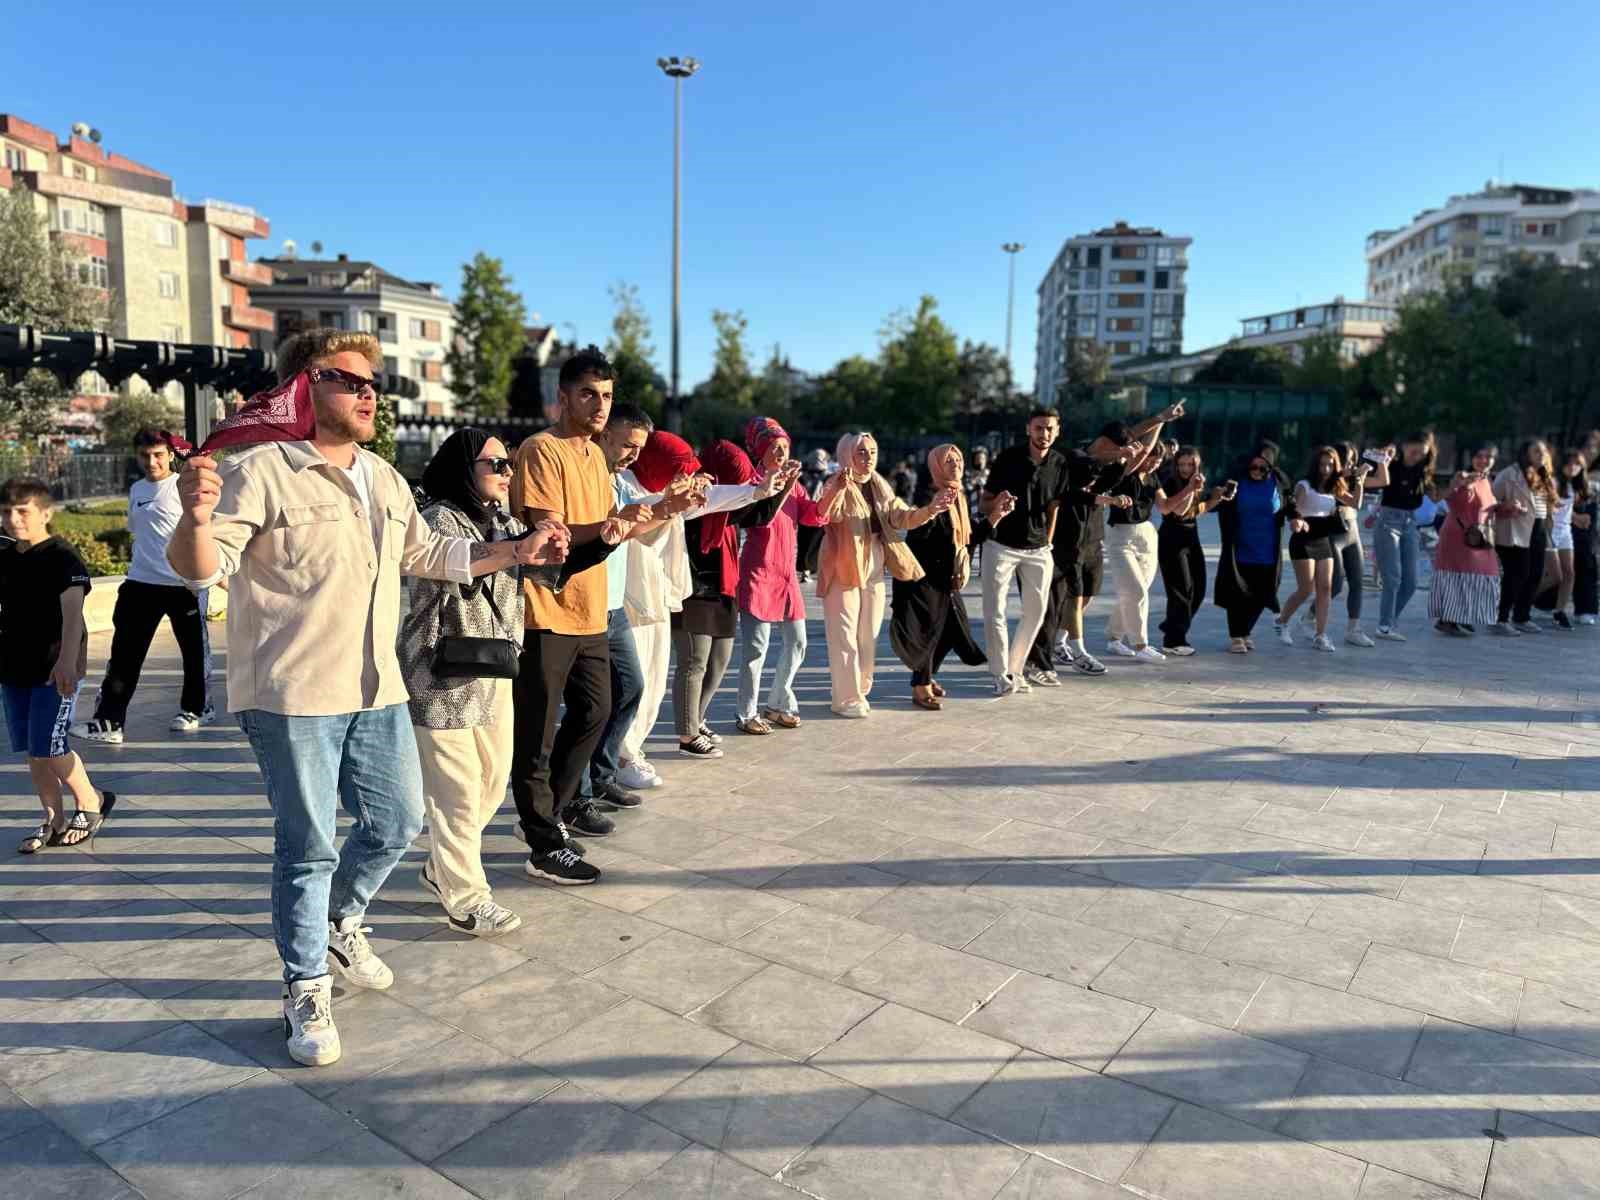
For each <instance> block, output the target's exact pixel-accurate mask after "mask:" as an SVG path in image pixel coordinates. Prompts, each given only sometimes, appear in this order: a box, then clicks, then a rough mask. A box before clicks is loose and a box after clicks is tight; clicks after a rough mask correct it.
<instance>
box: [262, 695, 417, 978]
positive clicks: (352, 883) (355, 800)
mask: <svg viewBox="0 0 1600 1200" xmlns="http://www.w3.org/2000/svg"><path fill="white" fill-rule="evenodd" d="M238 718H239V727H240V728H241V729H243V730H244V733H245V736H246V737H247V738H249V739H250V749H251V750H253V751H255V756H256V763H257V764H258V765H259V766H260V767H261V776H262V778H263V779H264V780H265V781H266V785H267V803H269V804H270V805H271V806H272V818H273V820H272V835H273V851H272V854H273V862H272V933H273V937H274V938H275V939H276V940H277V943H278V956H279V957H280V958H282V959H283V978H284V981H285V982H287V983H293V982H294V981H295V980H297V979H315V978H317V977H318V976H321V975H326V974H327V973H328V922H329V921H340V920H343V919H344V918H345V917H353V916H359V915H360V914H361V913H364V912H365V911H366V910H367V905H368V903H370V902H371V900H372V897H373V896H374V895H376V894H377V891H378V889H379V888H380V887H382V886H383V881H384V880H385V879H387V878H389V872H390V871H392V870H393V869H394V866H395V864H396V863H398V862H399V861H400V856H401V855H403V854H404V853H405V852H406V850H407V848H408V847H409V846H410V845H411V843H412V842H413V841H414V840H415V839H416V836H417V834H419V833H421V832H422V770H421V768H420V767H419V766H418V765H417V739H416V735H415V734H414V733H413V731H412V728H411V710H410V709H409V707H408V706H406V705H404V704H391V705H390V706H389V707H387V708H374V709H367V710H365V711H362V712H354V713H340V714H339V715H337V716H331V717H287V716H283V715H281V714H279V713H271V712H267V711H265V710H263V709H259V708H252V709H246V710H245V711H244V712H241V713H239V714H238ZM340 804H342V805H344V809H345V811H346V812H348V813H349V814H350V815H351V816H352V817H353V818H355V825H354V826H353V827H352V828H351V830H350V833H349V834H348V836H346V837H345V839H344V846H343V848H342V849H339V850H337V851H336V850H335V849H334V844H333V842H334V836H335V833H336V826H335V822H336V821H337V819H338V806H339V805H340Z"/></svg>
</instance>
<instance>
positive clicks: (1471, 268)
mask: <svg viewBox="0 0 1600 1200" xmlns="http://www.w3.org/2000/svg"><path fill="white" fill-rule="evenodd" d="M1519 255H1527V256H1531V257H1535V258H1543V259H1546V260H1548V261H1550V262H1558V263H1566V264H1569V265H1576V264H1578V263H1581V262H1586V261H1595V260H1600V190H1595V189H1592V188H1578V189H1572V188H1552V187H1539V186H1535V185H1532V184H1525V183H1513V184H1495V183H1492V182H1491V183H1488V184H1485V185H1484V189H1483V190H1482V191H1481V192H1472V193H1469V194H1467V195H1462V196H1451V197H1450V199H1449V200H1448V201H1447V202H1446V203H1445V204H1444V206H1443V207H1441V208H1430V209H1425V210H1424V211H1422V212H1420V213H1418V214H1417V215H1416V216H1415V217H1413V218H1412V219H1411V221H1410V223H1409V224H1407V225H1405V226H1404V227H1402V228H1399V229H1380V230H1377V231H1376V232H1374V233H1372V234H1369V235H1368V237H1367V298H1368V299H1369V300H1377V301H1381V302H1382V303H1385V304H1398V303H1399V302H1400V301H1401V300H1402V299H1404V298H1405V297H1406V296H1409V295H1414V294H1418V293H1423V292H1434V291H1438V290H1439V289H1441V288H1442V287H1443V286H1444V284H1445V281H1446V280H1447V279H1449V278H1451V277H1452V276H1453V275H1470V276H1472V277H1473V278H1474V279H1476V280H1477V281H1478V282H1479V283H1489V282H1490V281H1492V280H1493V279H1494V277H1495V276H1496V275H1497V274H1498V273H1499V271H1500V268H1501V265H1502V264H1503V263H1505V262H1507V261H1509V260H1510V259H1512V258H1514V257H1516V256H1519Z"/></svg>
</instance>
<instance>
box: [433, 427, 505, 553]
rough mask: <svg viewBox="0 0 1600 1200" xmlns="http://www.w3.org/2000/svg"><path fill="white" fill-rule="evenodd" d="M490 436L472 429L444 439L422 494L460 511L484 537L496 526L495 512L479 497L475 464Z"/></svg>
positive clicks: (435, 456) (460, 431)
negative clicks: (424, 493)
mask: <svg viewBox="0 0 1600 1200" xmlns="http://www.w3.org/2000/svg"><path fill="white" fill-rule="evenodd" d="M491 436H492V435H490V434H488V433H486V432H484V431H483V430H482V429H477V428H475V427H473V426H471V425H469V426H467V427H466V428H465V429H458V430H456V431H455V432H454V433H452V434H451V435H450V436H449V437H447V438H445V440H444V442H443V443H442V444H441V445H440V447H439V449H438V450H437V451H436V452H435V453H434V456H433V458H432V459H431V460H430V461H429V463H428V465H427V467H426V468H425V469H424V470H423V472H422V490H423V491H424V492H426V493H427V495H428V498H429V499H430V500H443V501H444V502H445V503H447V504H451V505H454V506H455V507H456V508H458V509H460V510H461V512H462V513H463V514H464V515H465V516H466V518H467V519H468V520H469V521H471V522H472V523H473V524H474V525H476V526H477V527H478V531H479V532H480V533H482V534H483V535H484V536H485V537H487V536H488V535H489V530H490V529H491V528H492V526H493V524H494V512H492V511H491V510H490V508H489V506H488V505H487V504H485V503H484V501H483V497H481V496H480V495H478V489H477V487H476V484H475V482H474V479H475V470H476V468H474V467H473V465H472V464H473V461H474V460H475V459H476V458H477V457H478V455H480V454H482V453H483V447H484V445H485V444H486V443H487V442H488V441H489V438H490V437H491ZM498 509H499V505H498V504H496V505H495V510H498Z"/></svg>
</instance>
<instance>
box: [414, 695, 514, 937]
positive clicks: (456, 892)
mask: <svg viewBox="0 0 1600 1200" xmlns="http://www.w3.org/2000/svg"><path fill="white" fill-rule="evenodd" d="M515 724H516V721H515V718H514V716H513V712H512V707H511V681H510V680H509V679H497V680H495V681H494V723H493V724H490V725H476V726H471V727H469V728H466V729H424V728H423V727H422V726H420V725H418V726H415V729H416V734H417V760H418V762H419V763H420V764H421V766H422V803H423V805H424V807H425V809H426V811H427V814H428V844H429V850H428V860H429V863H430V864H431V866H432V872H431V874H432V875H433V881H434V882H435V883H437V884H438V885H439V891H440V892H441V893H443V895H444V903H445V907H446V908H447V909H449V910H450V911H451V912H454V913H456V914H457V915H460V914H463V913H465V912H466V911H467V910H468V909H470V908H471V907H472V906H473V905H474V904H476V903H478V901H480V900H487V899H489V895H490V893H489V881H488V879H487V878H486V877H485V876H484V873H483V829H484V826H486V825H487V824H488V823H489V822H490V821H491V820H493V819H494V815H495V813H497V812H499V811H500V805H501V804H503V803H504V802H505V798H506V782H507V781H508V780H509V779H510V777H511V738H512V727H513V726H514V725H515Z"/></svg>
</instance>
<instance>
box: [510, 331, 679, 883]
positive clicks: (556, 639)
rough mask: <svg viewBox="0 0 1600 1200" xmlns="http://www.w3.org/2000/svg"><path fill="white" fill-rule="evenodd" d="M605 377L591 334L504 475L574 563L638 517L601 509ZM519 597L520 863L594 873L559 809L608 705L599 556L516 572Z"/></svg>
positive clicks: (578, 777)
mask: <svg viewBox="0 0 1600 1200" xmlns="http://www.w3.org/2000/svg"><path fill="white" fill-rule="evenodd" d="M614 377H615V372H614V371H613V369H612V366H611V364H610V362H608V361H607V360H606V357H605V355H603V354H602V353H601V352H600V351H599V350H597V349H596V348H594V347H593V346H591V347H589V348H588V349H587V350H583V351H581V352H580V353H578V354H575V355H573V356H572V357H571V358H569V359H568V360H567V361H566V363H565V364H563V366H562V368H561V378H560V382H559V385H558V387H557V395H558V397H559V399H560V403H561V415H560V419H559V421H558V422H557V424H556V425H555V426H554V427H552V428H550V429H547V430H545V431H544V432H543V433H539V434H535V435H534V436H533V437H531V438H529V439H527V441H525V442H523V443H522V445H521V446H520V447H518V448H517V460H516V470H515V471H514V473H513V474H512V476H511V512H512V515H513V516H515V517H517V518H518V519H519V520H522V521H524V522H528V523H529V528H532V527H533V524H532V523H534V522H538V521H541V520H546V519H555V520H558V521H563V522H565V523H566V525H567V527H568V528H569V529H570V530H571V534H572V545H573V547H574V548H579V547H587V551H586V550H584V549H578V551H577V553H574V554H573V555H572V556H571V559H570V560H569V561H570V562H571V563H573V564H574V566H575V567H576V566H578V565H581V564H582V563H583V562H584V561H585V560H586V559H590V558H593V557H594V556H595V552H597V551H599V550H600V547H597V546H589V545H588V544H589V543H593V542H595V541H596V539H600V540H601V541H602V542H604V543H608V544H612V545H614V544H615V543H616V541H617V540H618V539H619V538H620V537H621V535H622V534H623V533H625V532H626V529H627V526H626V524H625V523H624V522H627V521H636V520H648V518H649V510H648V509H640V508H639V507H638V506H630V508H629V509H626V510H623V511H622V512H621V513H614V512H613V511H612V509H613V492H612V489H611V468H610V467H609V466H608V465H607V463H606V456H605V452H604V451H603V450H601V448H600V447H599V446H597V445H596V444H595V443H594V441H593V440H592V439H593V437H594V435H595V434H597V433H599V432H601V431H602V430H603V429H605V427H606V420H607V418H608V417H609V415H610V413H611V393H612V388H613V386H614V383H613V380H614ZM614 518H621V520H620V521H619V520H616V519H614ZM523 599H524V606H523V607H524V623H525V625H526V626H527V632H526V634H525V636H524V638H523V643H522V658H521V662H520V665H519V667H518V671H517V680H516V685H515V689H514V693H513V694H514V697H515V702H516V734H515V739H514V743H513V750H512V758H511V794H512V798H513V799H515V801H516V804H517V813H518V815H519V816H520V817H521V818H522V829H523V836H524V837H525V838H526V839H527V842H528V847H529V849H530V851H531V852H532V853H531V855H530V857H529V859H528V862H527V864H526V868H525V869H526V871H527V873H528V874H529V875H531V876H533V877H534V878H536V879H545V880H548V881H550V882H552V883H561V884H585V883H594V882H595V881H596V880H598V879H599V878H600V872H599V870H598V869H596V868H595V867H592V866H590V865H589V864H588V863H586V862H584V861H583V857H582V852H581V851H580V850H578V849H577V847H576V846H575V845H574V844H573V843H572V841H571V840H570V838H569V837H568V835H567V826H566V823H565V821H564V820H563V814H564V813H566V812H567V810H568V809H570V808H571V807H572V806H573V805H574V803H575V802H576V801H577V798H578V787H579V784H580V782H581V781H582V778H583V773H584V771H586V770H587V769H588V765H589V758H590V756H591V755H593V753H594V750H595V746H596V745H598V744H599V741H600V736H601V734H602V733H603V732H604V730H605V723H606V718H607V716H608V715H609V714H610V712H611V657H610V651H609V649H608V647H607V642H606V618H607V613H606V565H605V562H604V561H603V559H602V561H600V562H598V563H596V564H595V565H593V566H589V567H587V568H584V569H581V570H574V572H573V573H572V574H570V576H569V577H568V578H567V581H566V585H565V587H563V588H562V589H561V590H560V591H553V590H551V589H550V588H546V587H542V586H539V585H538V584H536V583H535V582H534V581H533V580H531V579H528V580H525V581H524V583H523ZM563 702H565V704H566V714H565V716H564V717H563V716H562V715H561V705H562V703H563Z"/></svg>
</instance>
